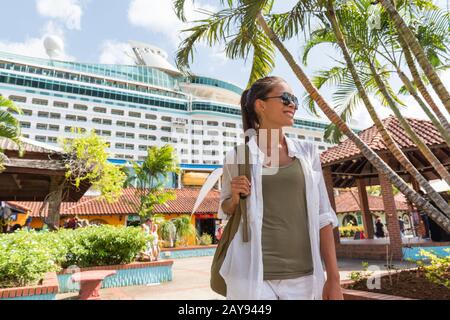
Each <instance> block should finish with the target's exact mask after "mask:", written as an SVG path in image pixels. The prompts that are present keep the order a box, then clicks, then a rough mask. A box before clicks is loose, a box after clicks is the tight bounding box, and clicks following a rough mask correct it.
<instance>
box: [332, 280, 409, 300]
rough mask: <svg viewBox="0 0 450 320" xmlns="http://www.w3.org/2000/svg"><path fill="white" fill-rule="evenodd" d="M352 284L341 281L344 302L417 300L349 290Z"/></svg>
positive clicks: (350, 281) (351, 282) (347, 281)
mask: <svg viewBox="0 0 450 320" xmlns="http://www.w3.org/2000/svg"><path fill="white" fill-rule="evenodd" d="M351 284H353V281H352V280H343V281H341V287H342V293H343V295H344V300H415V299H411V298H404V297H399V296H393V295H388V294H382V293H375V292H368V291H360V290H351V289H347V288H348V287H349V286H350V285H351Z"/></svg>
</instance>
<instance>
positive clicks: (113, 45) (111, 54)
mask: <svg viewBox="0 0 450 320" xmlns="http://www.w3.org/2000/svg"><path fill="white" fill-rule="evenodd" d="M130 48H131V47H130V45H129V44H128V43H126V42H118V41H115V40H106V41H104V42H103V44H102V49H101V53H100V59H99V61H100V63H104V64H125V65H134V60H133V59H132V58H131V57H130V56H129V55H128V54H132V52H130V50H131V49H130Z"/></svg>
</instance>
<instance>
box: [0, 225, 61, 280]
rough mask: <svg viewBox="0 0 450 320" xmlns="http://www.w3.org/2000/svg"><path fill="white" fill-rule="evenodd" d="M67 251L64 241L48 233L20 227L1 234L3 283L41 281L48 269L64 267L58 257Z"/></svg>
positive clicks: (1, 276)
mask: <svg viewBox="0 0 450 320" xmlns="http://www.w3.org/2000/svg"><path fill="white" fill-rule="evenodd" d="M47 240H48V241H49V244H47ZM50 243H51V244H52V245H54V246H53V247H52V246H51V245H50ZM63 253H64V247H63V246H62V245H61V243H60V242H58V241H57V239H56V237H54V236H52V235H49V234H47V233H41V234H38V233H36V232H28V231H18V232H15V233H14V234H2V235H0V287H21V286H26V285H32V284H37V283H38V282H39V281H40V280H41V279H42V278H43V276H44V275H45V273H47V272H50V271H58V270H59V269H60V267H59V266H58V262H59V261H61V260H60V259H59V258H58V257H60V256H61V254H63Z"/></svg>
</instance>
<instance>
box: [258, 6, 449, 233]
mask: <svg viewBox="0 0 450 320" xmlns="http://www.w3.org/2000/svg"><path fill="white" fill-rule="evenodd" d="M256 18H257V21H258V23H259V25H260V26H261V28H262V29H263V31H264V32H265V33H266V35H267V36H268V37H269V39H270V40H271V41H272V42H273V44H274V45H275V46H276V47H277V49H278V50H279V51H280V53H281V54H282V55H283V57H284V58H285V59H286V61H287V63H288V64H289V66H290V67H291V69H292V71H293V72H294V74H295V75H296V76H297V78H298V79H299V81H300V82H301V83H302V85H303V87H304V88H305V90H306V91H307V92H308V94H309V95H310V96H311V98H312V99H313V100H314V101H315V102H316V103H317V105H318V106H319V108H320V109H321V110H322V111H323V112H324V114H325V115H326V116H327V117H328V119H330V121H331V122H332V123H333V124H335V125H336V126H337V127H338V128H339V129H340V130H341V131H342V132H343V133H344V134H345V135H346V136H347V137H348V138H349V139H350V140H351V141H352V142H353V143H354V144H355V145H356V146H357V147H358V148H359V149H360V150H361V153H362V154H363V155H364V156H365V157H366V158H367V160H368V161H369V162H370V163H371V164H372V165H373V166H374V167H375V168H376V169H377V170H378V171H379V172H381V173H383V174H385V175H386V176H387V177H388V179H389V181H390V182H391V183H392V184H393V185H394V186H396V187H397V188H398V189H399V190H400V191H401V192H403V194H404V195H405V196H406V197H407V199H409V200H410V201H411V202H412V203H414V204H415V205H417V207H419V208H422V209H423V210H424V211H425V212H426V213H427V214H428V215H429V216H430V218H431V219H433V221H435V222H436V223H437V224H438V225H439V226H441V227H442V228H443V229H444V230H446V231H447V232H450V219H448V218H447V217H446V216H445V215H443V214H442V213H441V212H439V211H438V210H437V209H436V208H435V207H433V206H432V205H431V204H430V203H429V202H428V201H426V200H425V199H424V198H423V197H421V196H420V195H419V194H418V193H416V192H415V191H414V190H412V189H411V188H410V187H409V186H408V185H407V184H406V183H405V182H404V181H403V180H402V179H401V178H400V177H399V176H398V175H397V174H396V173H395V172H394V171H393V170H392V169H391V168H390V167H388V166H387V165H386V163H385V162H384V161H383V160H382V159H381V158H380V157H379V156H378V155H377V154H376V153H375V152H374V151H373V150H371V149H370V148H369V147H368V146H367V144H366V143H365V142H364V141H362V140H361V139H360V138H359V137H358V136H357V135H356V134H355V133H354V132H353V131H352V130H351V129H350V128H349V127H348V126H347V124H346V123H345V122H344V121H343V120H342V119H341V118H340V117H339V115H338V114H337V113H336V112H335V111H334V110H333V109H332V108H331V106H330V105H329V104H328V103H327V101H325V99H324V98H323V97H322V95H321V94H320V93H319V91H318V90H317V88H316V87H315V86H314V85H313V84H312V83H311V81H310V80H309V78H308V77H307V76H306V74H305V73H304V71H303V70H302V68H301V67H300V66H299V65H298V64H297V63H296V62H295V59H294V57H293V56H292V54H291V53H290V52H289V51H288V50H287V49H286V48H285V47H284V45H283V43H282V42H281V41H280V39H279V38H278V37H277V35H276V34H275V33H274V32H273V30H272V29H271V28H270V27H269V26H268V24H267V22H266V20H265V19H264V17H263V15H262V14H261V12H259V13H258V14H257V16H256Z"/></svg>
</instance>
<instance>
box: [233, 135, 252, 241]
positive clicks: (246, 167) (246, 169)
mask: <svg viewBox="0 0 450 320" xmlns="http://www.w3.org/2000/svg"><path fill="white" fill-rule="evenodd" d="M244 146H245V147H244V153H245V161H244V163H238V168H239V169H238V172H239V175H240V176H244V175H245V176H246V177H247V179H248V181H252V171H251V167H250V149H249V147H248V145H247V144H244ZM235 151H236V157H237V146H235ZM239 209H240V211H241V216H242V223H243V230H242V238H243V242H248V241H249V240H250V235H249V232H248V218H247V196H242V195H241V197H240V199H239Z"/></svg>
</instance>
